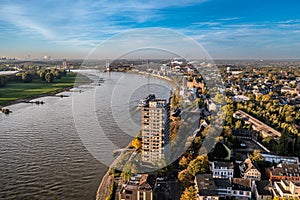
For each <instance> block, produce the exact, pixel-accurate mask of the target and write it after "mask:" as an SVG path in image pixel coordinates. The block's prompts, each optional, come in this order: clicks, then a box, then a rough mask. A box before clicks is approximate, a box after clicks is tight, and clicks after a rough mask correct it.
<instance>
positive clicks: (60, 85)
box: [0, 72, 87, 106]
mask: <svg viewBox="0 0 300 200" xmlns="http://www.w3.org/2000/svg"><path fill="white" fill-rule="evenodd" d="M76 76H77V74H75V73H73V72H69V73H67V75H66V76H65V77H64V76H63V77H61V79H54V81H53V83H46V82H45V81H41V80H39V79H34V80H33V81H32V82H31V83H23V82H8V83H7V85H6V86H5V87H1V88H0V106H5V105H8V104H10V103H13V102H14V101H16V100H20V99H29V98H34V97H39V96H42V95H46V94H49V95H51V94H55V93H57V92H59V91H63V90H64V89H66V88H71V87H73V85H74V81H75V79H76ZM77 79H78V78H77ZM79 79H80V80H81V81H82V82H83V81H87V79H85V78H84V77H80V78H79ZM77 82H78V81H77Z"/></svg>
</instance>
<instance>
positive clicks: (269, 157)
mask: <svg viewBox="0 0 300 200" xmlns="http://www.w3.org/2000/svg"><path fill="white" fill-rule="evenodd" d="M261 155H262V156H263V157H264V158H265V161H268V162H271V163H275V164H279V163H286V164H297V165H299V158H298V157H291V156H279V155H274V154H268V153H262V154H261Z"/></svg>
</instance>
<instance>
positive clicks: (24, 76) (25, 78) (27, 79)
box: [22, 72, 33, 83]
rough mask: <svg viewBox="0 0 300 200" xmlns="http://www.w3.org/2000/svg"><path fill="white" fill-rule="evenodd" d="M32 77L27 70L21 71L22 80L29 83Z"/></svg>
mask: <svg viewBox="0 0 300 200" xmlns="http://www.w3.org/2000/svg"><path fill="white" fill-rule="evenodd" d="M32 79H33V76H32V74H30V73H27V72H23V73H22V81H23V82H24V83H30V82H32Z"/></svg>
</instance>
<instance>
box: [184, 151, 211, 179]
mask: <svg viewBox="0 0 300 200" xmlns="http://www.w3.org/2000/svg"><path fill="white" fill-rule="evenodd" d="M187 170H188V172H189V173H190V174H191V175H193V176H195V175H196V174H198V173H202V174H204V173H206V172H208V171H209V161H208V157H207V156H206V155H201V156H198V157H197V158H195V159H194V160H192V161H191V162H190V163H189V165H188V168H187Z"/></svg>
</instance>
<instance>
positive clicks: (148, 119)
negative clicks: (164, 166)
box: [141, 98, 170, 162]
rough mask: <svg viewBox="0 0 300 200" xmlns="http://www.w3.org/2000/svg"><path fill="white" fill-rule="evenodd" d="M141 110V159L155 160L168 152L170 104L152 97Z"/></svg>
mask: <svg viewBox="0 0 300 200" xmlns="http://www.w3.org/2000/svg"><path fill="white" fill-rule="evenodd" d="M141 110H142V161H144V162H155V161H158V160H161V159H164V158H165V156H166V154H168V144H169V142H170V104H169V103H168V102H167V100H165V99H158V98H153V99H151V100H149V101H148V102H147V104H146V105H145V106H143V107H142V108H141Z"/></svg>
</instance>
